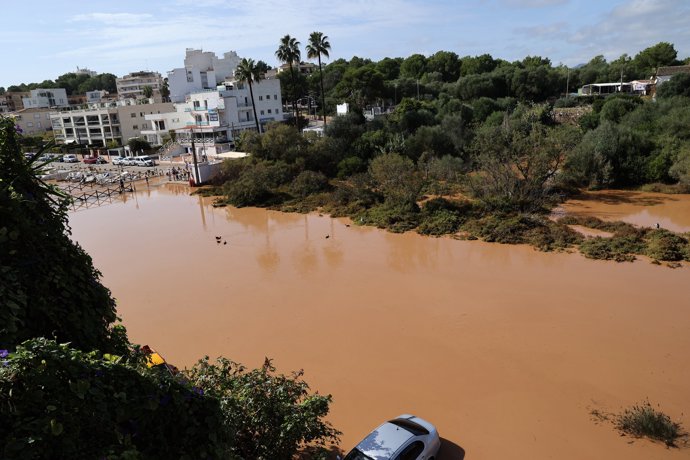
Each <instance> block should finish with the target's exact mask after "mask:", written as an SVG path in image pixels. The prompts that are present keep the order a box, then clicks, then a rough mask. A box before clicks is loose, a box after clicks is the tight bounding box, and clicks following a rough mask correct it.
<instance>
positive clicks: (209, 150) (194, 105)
mask: <svg viewBox="0 0 690 460" xmlns="http://www.w3.org/2000/svg"><path fill="white" fill-rule="evenodd" d="M252 89H253V92H254V103H255V105H256V114H257V117H258V118H259V124H260V125H261V126H262V130H263V129H265V125H266V124H267V123H269V122H273V121H282V120H283V118H284V117H283V110H282V105H283V104H282V99H281V93H280V80H279V79H277V78H272V79H266V80H261V81H260V82H258V83H254V84H253V85H252ZM145 118H146V120H147V121H150V122H151V125H152V129H151V130H148V131H143V132H142V134H143V135H144V136H146V139H147V140H148V141H149V143H151V144H154V145H159V144H162V143H163V136H165V135H166V134H169V133H170V131H174V132H175V139H176V143H177V144H179V145H180V146H182V147H183V148H184V149H185V150H186V151H187V152H189V153H191V147H192V139H194V146H195V149H196V151H197V154H198V155H199V157H200V158H203V157H204V156H206V155H208V156H214V155H217V154H220V153H224V152H228V151H231V150H233V149H234V140H235V138H236V137H237V136H239V134H240V133H241V132H242V131H244V130H256V122H255V120H254V111H253V108H252V101H251V96H250V94H249V86H248V85H247V84H246V83H242V82H238V81H235V80H230V81H227V82H225V83H224V84H222V85H219V86H218V87H217V88H216V89H213V90H202V91H197V92H194V93H192V94H189V95H188V96H187V97H186V99H185V102H182V103H177V104H175V112H172V113H161V114H155V115H149V116H146V117H145Z"/></svg>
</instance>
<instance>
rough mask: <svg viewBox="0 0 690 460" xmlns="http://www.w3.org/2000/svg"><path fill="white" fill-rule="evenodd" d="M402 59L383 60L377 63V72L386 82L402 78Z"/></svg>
mask: <svg viewBox="0 0 690 460" xmlns="http://www.w3.org/2000/svg"><path fill="white" fill-rule="evenodd" d="M402 62H403V59H402V58H388V57H387V58H383V59H381V60H380V61H379V62H377V63H376V70H377V71H378V72H379V73H380V74H381V75H383V78H384V80H386V81H390V80H395V79H396V78H398V76H400V65H401V64H402Z"/></svg>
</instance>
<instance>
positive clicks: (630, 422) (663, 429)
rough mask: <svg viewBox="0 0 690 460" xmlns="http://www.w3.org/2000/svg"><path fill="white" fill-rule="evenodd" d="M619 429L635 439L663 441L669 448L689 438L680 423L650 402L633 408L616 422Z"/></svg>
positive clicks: (619, 415)
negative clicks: (679, 440)
mask: <svg viewBox="0 0 690 460" xmlns="http://www.w3.org/2000/svg"><path fill="white" fill-rule="evenodd" d="M614 424H615V426H616V428H617V429H619V430H620V431H621V432H623V433H625V434H629V435H631V436H635V437H647V438H650V439H655V440H657V441H663V442H664V443H666V445H667V446H675V445H676V440H678V438H681V437H684V436H687V434H686V433H684V432H683V431H682V427H681V425H680V423H677V422H674V421H673V420H671V418H670V417H669V416H668V415H666V414H664V413H663V412H661V411H658V410H656V409H654V407H652V405H651V404H650V403H649V401H645V402H644V403H642V404H639V405H635V406H632V407H630V408H628V409H626V410H625V411H624V412H623V413H622V414H618V415H617V416H616V419H615V421H614Z"/></svg>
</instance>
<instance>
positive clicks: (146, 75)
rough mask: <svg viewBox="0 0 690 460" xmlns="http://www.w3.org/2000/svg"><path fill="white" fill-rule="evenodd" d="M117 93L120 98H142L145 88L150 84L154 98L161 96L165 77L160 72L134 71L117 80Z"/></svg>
mask: <svg viewBox="0 0 690 460" xmlns="http://www.w3.org/2000/svg"><path fill="white" fill-rule="evenodd" d="M115 85H116V86H117V95H118V97H119V98H120V99H141V98H143V97H144V88H145V87H147V86H150V87H151V89H152V90H153V94H154V98H155V97H156V95H157V96H158V97H157V99H158V98H160V90H161V87H162V86H163V78H162V77H161V74H159V73H158V72H148V71H142V72H132V73H130V74H127V75H125V76H124V77H120V78H117V79H116V80H115Z"/></svg>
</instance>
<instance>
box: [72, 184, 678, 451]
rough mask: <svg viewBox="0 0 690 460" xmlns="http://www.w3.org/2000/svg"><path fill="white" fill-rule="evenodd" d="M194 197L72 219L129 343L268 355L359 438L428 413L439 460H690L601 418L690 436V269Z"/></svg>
mask: <svg viewBox="0 0 690 460" xmlns="http://www.w3.org/2000/svg"><path fill="white" fill-rule="evenodd" d="M187 193H188V191H187V189H186V187H181V186H178V187H172V186H163V187H159V188H152V190H151V191H150V192H140V193H139V194H138V195H137V196H136V199H130V200H128V201H127V202H126V203H116V204H112V205H108V206H103V207H100V208H94V209H88V210H84V211H78V212H74V213H72V214H71V215H70V223H71V225H72V229H73V237H74V239H75V240H76V241H78V242H79V243H80V244H81V245H82V246H83V247H84V248H85V249H86V250H87V251H88V252H89V253H90V254H91V255H92V256H93V259H94V262H95V264H96V266H97V267H99V268H100V269H101V270H102V272H103V278H104V283H105V284H106V285H107V286H108V287H110V289H112V292H113V294H114V296H115V297H116V298H117V301H118V311H119V313H120V314H121V316H122V317H123V320H124V323H125V325H126V326H127V329H128V330H129V334H130V338H131V339H132V340H133V341H135V342H137V343H142V344H143V343H146V344H149V345H151V346H153V347H155V348H156V349H157V350H158V351H160V352H161V353H162V354H163V355H164V356H165V357H166V358H167V359H168V360H169V361H171V362H173V363H175V364H177V365H178V366H191V365H192V364H194V362H195V361H196V360H197V359H198V358H200V357H202V356H204V355H210V356H211V357H215V356H218V355H224V356H227V357H229V358H231V359H233V360H235V361H240V362H242V363H244V364H246V365H249V366H253V367H257V366H260V365H261V364H262V363H263V360H264V357H265V356H268V357H271V358H273V359H274V360H275V361H274V363H275V364H276V365H277V367H278V368H279V370H280V371H282V372H289V371H291V370H297V369H301V368H303V369H305V371H306V377H305V378H306V379H307V381H308V382H309V383H310V384H311V386H312V388H313V389H315V390H318V391H320V392H322V393H331V394H332V395H333V397H334V403H333V406H332V414H331V416H330V420H331V421H332V422H333V424H334V425H335V426H336V427H337V428H338V429H340V430H341V431H342V432H343V436H342V443H341V446H342V448H343V449H349V448H350V447H351V446H352V445H353V444H355V443H356V442H357V441H359V440H360V439H361V438H362V437H363V436H364V435H366V434H367V432H368V431H369V430H371V429H372V428H374V427H375V426H376V425H377V424H378V423H380V422H381V421H383V420H385V419H387V418H390V417H394V416H396V415H399V414H401V413H413V414H417V415H419V416H421V417H424V418H427V419H428V420H430V421H432V422H433V423H435V424H436V425H437V427H438V428H439V431H440V433H441V435H442V437H443V438H445V439H446V440H447V441H446V442H445V444H444V446H443V452H442V455H441V460H444V459H445V460H450V459H459V458H462V457H463V455H465V454H466V457H467V458H468V459H501V458H503V459H546V458H558V459H561V460H568V459H578V460H581V459H617V458H620V459H622V458H625V459H650V458H654V459H671V458H673V459H675V458H688V457H690V449H688V448H683V449H666V448H665V447H664V446H662V445H659V444H655V443H652V442H649V441H645V440H634V442H633V440H632V439H630V438H627V437H620V436H619V435H618V433H617V432H615V431H614V430H613V428H612V427H611V426H610V425H608V424H597V423H595V421H593V420H592V417H591V415H590V412H591V411H592V410H595V409H596V410H600V411H609V412H618V411H620V410H622V409H623V408H625V407H627V406H629V405H632V404H635V403H639V402H641V401H643V400H644V399H645V398H649V400H650V401H651V402H652V403H653V404H659V405H660V407H661V408H662V409H663V410H664V411H665V412H666V413H668V414H669V415H670V416H671V417H672V418H674V419H676V420H680V421H681V422H683V423H684V425H685V427H686V428H688V427H690V420H688V418H687V415H685V416H684V415H683V414H688V413H690V366H689V365H688V362H690V268H688V267H687V266H685V267H683V268H680V269H676V270H672V269H669V268H667V267H663V266H662V267H659V266H655V265H652V264H649V263H646V262H641V261H638V262H636V263H626V264H617V263H612V262H604V261H593V260H587V259H585V258H584V257H582V256H581V255H579V254H565V253H540V252H537V251H535V250H533V249H532V248H529V247H525V246H503V245H498V244H487V243H482V242H477V241H456V240H453V239H451V238H429V237H422V236H419V235H416V234H412V233H409V234H403V235H396V234H391V233H387V232H385V231H380V230H376V229H373V228H360V227H356V226H354V225H352V226H349V223H348V222H347V221H345V220H339V219H331V218H329V217H327V216H323V217H322V216H319V215H314V214H310V215H300V214H282V213H278V212H271V211H266V210H262V209H252V208H249V209H247V208H245V209H235V208H220V209H215V208H212V207H211V206H210V201H208V200H205V199H202V198H199V197H190V196H188V195H187ZM672 198H677V199H679V200H681V201H683V202H684V203H685V205H686V206H687V204H688V203H689V202H690V201H688V198H685V197H682V198H679V197H672ZM591 203H592V202H590V204H591ZM624 205H625V203H624ZM607 206H610V208H609V209H610V210H611V212H614V211H615V209H617V208H616V206H615V204H611V205H607ZM645 209H648V210H649V211H650V212H651V211H652V210H653V209H654V207H647V208H645ZM654 219H656V220H659V221H661V222H667V221H666V220H664V219H665V216H663V215H659V216H656V215H655V217H654ZM669 219H670V220H669V221H673V222H676V221H675V220H674V219H675V217H673V218H669ZM684 222H685V224H683V223H682V222H681V223H680V224H679V225H687V224H688V221H687V216H686V220H685V221H684ZM216 237H220V238H221V239H222V243H217V242H216ZM226 242H227V244H225V243H226Z"/></svg>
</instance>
